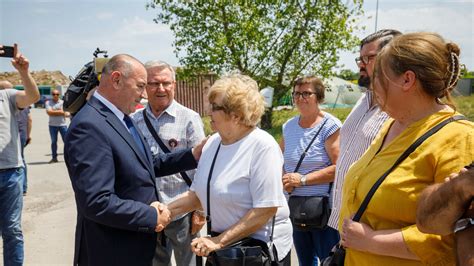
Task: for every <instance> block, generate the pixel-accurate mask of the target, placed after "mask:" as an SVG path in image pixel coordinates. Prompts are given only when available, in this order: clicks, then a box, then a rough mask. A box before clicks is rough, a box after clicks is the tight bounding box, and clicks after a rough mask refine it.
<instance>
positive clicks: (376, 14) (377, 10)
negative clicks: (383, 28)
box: [374, 0, 379, 32]
mask: <svg viewBox="0 0 474 266" xmlns="http://www.w3.org/2000/svg"><path fill="white" fill-rule="evenodd" d="M378 18H379V0H377V6H376V7H375V31H374V32H377V21H378Z"/></svg>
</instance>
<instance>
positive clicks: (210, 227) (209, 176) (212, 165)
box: [206, 143, 276, 261]
mask: <svg viewBox="0 0 474 266" xmlns="http://www.w3.org/2000/svg"><path fill="white" fill-rule="evenodd" d="M220 148H221V144H220V143H219V146H218V147H217V150H216V153H215V154H214V158H213V159H212V163H211V168H210V169H209V175H208V177H207V193H206V201H207V202H206V205H207V215H206V221H207V234H208V235H210V234H211V231H212V219H211V198H210V194H211V179H212V172H213V171H214V165H215V164H216V158H217V154H218V153H219V150H220ZM275 217H276V214H275V215H274V216H273V218H272V229H271V234H270V248H271V249H273V231H274V228H275ZM269 253H270V257H271V260H272V261H275V260H274V258H273V257H274V254H273V250H270V251H269Z"/></svg>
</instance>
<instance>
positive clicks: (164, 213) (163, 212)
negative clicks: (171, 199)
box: [150, 201, 171, 233]
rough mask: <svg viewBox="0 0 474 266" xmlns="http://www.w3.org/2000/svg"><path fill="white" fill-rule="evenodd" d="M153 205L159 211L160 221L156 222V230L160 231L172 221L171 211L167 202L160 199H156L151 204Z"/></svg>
mask: <svg viewBox="0 0 474 266" xmlns="http://www.w3.org/2000/svg"><path fill="white" fill-rule="evenodd" d="M150 206H151V207H153V208H155V209H156V212H157V213H158V221H157V223H156V227H155V232H157V233H158V232H160V231H162V230H163V229H165V227H166V226H167V225H168V224H169V223H170V222H171V212H170V210H169V209H168V207H167V206H166V205H165V204H162V203H160V202H158V201H154V202H152V203H151V204H150Z"/></svg>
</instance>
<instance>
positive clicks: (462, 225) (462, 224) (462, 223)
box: [454, 218, 474, 233]
mask: <svg viewBox="0 0 474 266" xmlns="http://www.w3.org/2000/svg"><path fill="white" fill-rule="evenodd" d="M473 225H474V218H462V219H459V220H458V221H457V222H456V224H455V225H454V233H457V232H459V231H462V230H465V229H467V228H469V227H471V226H473Z"/></svg>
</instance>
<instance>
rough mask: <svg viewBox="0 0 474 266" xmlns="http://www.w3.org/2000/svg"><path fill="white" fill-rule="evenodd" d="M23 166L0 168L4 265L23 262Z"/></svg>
mask: <svg viewBox="0 0 474 266" xmlns="http://www.w3.org/2000/svg"><path fill="white" fill-rule="evenodd" d="M23 171H24V169H23V167H19V168H12V169H10V170H6V171H5V170H3V171H2V170H0V232H1V236H2V238H3V263H4V265H5V266H10V265H22V264H23V232H22V231H21V210H22V208H23V188H22V184H23V180H22V179H23V174H24V173H23Z"/></svg>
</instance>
